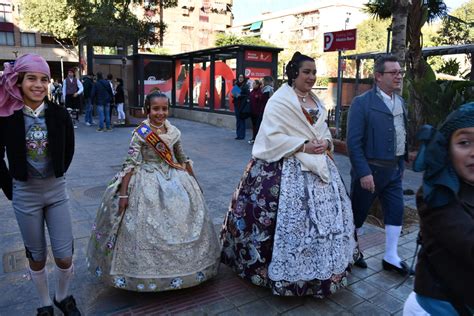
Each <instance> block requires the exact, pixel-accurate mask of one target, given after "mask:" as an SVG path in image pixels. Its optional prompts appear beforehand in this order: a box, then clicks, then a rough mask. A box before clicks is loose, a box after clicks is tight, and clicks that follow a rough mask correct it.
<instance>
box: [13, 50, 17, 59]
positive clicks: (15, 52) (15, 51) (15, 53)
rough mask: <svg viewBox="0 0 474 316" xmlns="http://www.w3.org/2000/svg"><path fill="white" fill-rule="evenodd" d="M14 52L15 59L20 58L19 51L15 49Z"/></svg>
mask: <svg viewBox="0 0 474 316" xmlns="http://www.w3.org/2000/svg"><path fill="white" fill-rule="evenodd" d="M12 53H13V54H14V55H15V59H17V58H18V51H17V50H14V51H12Z"/></svg>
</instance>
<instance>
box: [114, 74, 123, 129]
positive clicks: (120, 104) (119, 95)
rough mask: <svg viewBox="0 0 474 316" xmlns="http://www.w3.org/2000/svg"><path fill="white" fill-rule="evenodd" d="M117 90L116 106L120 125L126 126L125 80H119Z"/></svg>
mask: <svg viewBox="0 0 474 316" xmlns="http://www.w3.org/2000/svg"><path fill="white" fill-rule="evenodd" d="M117 82H118V85H117V88H116V89H115V104H116V105H117V113H118V119H117V120H118V124H125V111H124V110H123V107H124V102H125V96H124V90H123V80H122V79H121V78H117Z"/></svg>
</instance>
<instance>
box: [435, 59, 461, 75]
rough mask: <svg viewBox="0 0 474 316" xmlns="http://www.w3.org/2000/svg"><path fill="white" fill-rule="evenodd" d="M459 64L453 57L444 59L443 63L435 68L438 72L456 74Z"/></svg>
mask: <svg viewBox="0 0 474 316" xmlns="http://www.w3.org/2000/svg"><path fill="white" fill-rule="evenodd" d="M460 66H461V64H460V63H459V61H457V60H456V59H454V58H451V59H448V60H446V61H444V63H443V64H442V65H441V67H439V68H438V69H437V70H438V72H440V73H443V74H447V75H451V76H457V75H458V73H459V67H460Z"/></svg>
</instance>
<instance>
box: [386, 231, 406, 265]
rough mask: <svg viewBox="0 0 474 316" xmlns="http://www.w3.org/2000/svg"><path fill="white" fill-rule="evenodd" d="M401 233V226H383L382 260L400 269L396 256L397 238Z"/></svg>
mask: <svg viewBox="0 0 474 316" xmlns="http://www.w3.org/2000/svg"><path fill="white" fill-rule="evenodd" d="M401 232H402V226H393V225H385V255H384V257H383V259H384V260H385V261H387V262H388V263H391V264H393V265H394V266H397V267H399V268H401V267H402V266H401V265H400V261H402V260H401V259H400V257H399V256H398V252H397V247H398V238H399V237H400V233H401Z"/></svg>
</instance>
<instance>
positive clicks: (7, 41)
mask: <svg viewBox="0 0 474 316" xmlns="http://www.w3.org/2000/svg"><path fill="white" fill-rule="evenodd" d="M0 45H8V46H13V45H15V38H14V36H13V32H0Z"/></svg>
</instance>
